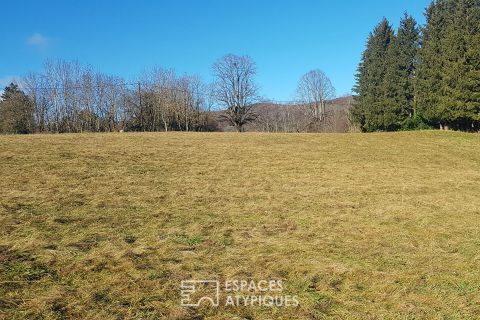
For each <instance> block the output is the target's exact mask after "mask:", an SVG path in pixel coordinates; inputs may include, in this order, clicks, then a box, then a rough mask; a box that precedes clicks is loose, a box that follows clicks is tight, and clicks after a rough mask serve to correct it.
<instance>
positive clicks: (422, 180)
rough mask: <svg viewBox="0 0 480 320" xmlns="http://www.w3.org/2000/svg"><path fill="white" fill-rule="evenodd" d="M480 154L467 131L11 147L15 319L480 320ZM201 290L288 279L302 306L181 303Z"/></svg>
mask: <svg viewBox="0 0 480 320" xmlns="http://www.w3.org/2000/svg"><path fill="white" fill-rule="evenodd" d="M479 148H480V138H479V136H478V135H473V134H461V133H454V132H404V133H378V134H369V135H366V134H348V135H345V134H318V135H317V134H259V133H246V134H225V133H123V134H120V133H117V134H65V135H30V136H1V137H0V163H1V165H0V194H1V195H2V196H1V197H0V234H1V235H2V236H1V237H0V318H2V319H41V318H42V319H67V318H68V319H70V318H72V319H130V318H136V319H159V318H166V319H225V318H235V317H236V318H237V319H266V318H275V319H292V318H296V319H320V318H325V317H329V318H337V319H345V318H350V319H366V318H370V319H393V318H401V319H407V318H408V319H425V318H452V319H454V318H457V319H473V318H476V317H477V316H478V314H479V313H480V304H479V302H480V300H479V296H478V289H479V287H480V276H479V271H478V270H480V256H479V253H478V246H479V239H480V219H479V215H480V209H479V208H480V198H479V196H478V195H479V194H480V172H479V170H478V168H479V165H480V154H479V153H478V150H479ZM192 279H214V280H221V281H225V280H229V279H241V280H245V281H252V280H253V281H257V283H258V282H260V281H262V280H274V281H282V288H283V291H282V293H281V294H282V295H290V296H296V297H297V298H298V302H299V305H298V306H290V307H261V308H260V307H255V306H253V307H251V306H243V307H228V306H227V307H226V306H219V307H212V306H208V305H207V304H202V306H201V307H200V308H194V307H183V306H181V305H180V302H181V296H180V284H181V282H182V281H184V280H192ZM223 289H224V288H222V290H223ZM222 292H223V293H224V291H222Z"/></svg>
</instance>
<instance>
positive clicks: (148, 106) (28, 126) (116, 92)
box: [0, 61, 209, 133]
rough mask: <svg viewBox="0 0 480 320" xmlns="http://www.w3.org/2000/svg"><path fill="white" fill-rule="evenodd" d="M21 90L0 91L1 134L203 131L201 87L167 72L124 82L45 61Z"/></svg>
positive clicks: (15, 87) (194, 78)
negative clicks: (0, 95)
mask: <svg viewBox="0 0 480 320" xmlns="http://www.w3.org/2000/svg"><path fill="white" fill-rule="evenodd" d="M22 89H23V90H21V89H20V88H19V86H18V85H17V84H14V83H12V84H10V85H9V86H8V87H7V88H5V91H4V93H3V95H2V101H1V102H0V131H1V132H4V133H33V132H42V133H43V132H51V133H73V132H112V131H123V130H129V131H169V130H185V131H190V130H196V131H202V130H209V128H208V126H209V119H208V115H207V114H206V112H205V111H206V109H207V108H208V105H207V103H208V102H207V101H205V100H204V97H205V95H204V94H203V93H204V91H205V90H206V87H205V85H204V84H203V83H202V82H201V81H200V79H199V77H197V76H190V75H182V76H179V75H177V74H176V73H175V72H174V71H173V70H167V69H162V68H155V69H153V70H151V71H149V72H144V74H142V75H141V76H140V77H139V80H138V82H137V83H133V84H130V83H126V82H125V80H124V79H122V78H120V77H117V76H111V75H107V74H104V73H101V72H95V71H93V70H92V69H91V68H90V67H85V66H82V65H81V64H80V63H78V62H67V61H47V62H46V63H45V64H44V68H43V71H42V72H38V73H31V74H29V75H27V76H26V77H24V79H23V81H22Z"/></svg>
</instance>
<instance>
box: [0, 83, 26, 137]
mask: <svg viewBox="0 0 480 320" xmlns="http://www.w3.org/2000/svg"><path fill="white" fill-rule="evenodd" d="M1 98H2V99H1V101H0V132H3V133H31V132H33V123H34V121H33V113H34V107H33V103H32V101H31V100H30V99H29V98H28V97H27V96H26V95H25V93H24V92H23V91H22V90H20V89H19V88H18V85H16V84H14V83H11V84H10V85H9V86H7V87H6V88H5V90H4V92H3V94H2V96H1Z"/></svg>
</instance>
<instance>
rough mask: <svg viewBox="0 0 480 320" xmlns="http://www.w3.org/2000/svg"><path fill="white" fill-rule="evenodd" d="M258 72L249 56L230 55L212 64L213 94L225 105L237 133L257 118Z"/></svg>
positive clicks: (228, 118)
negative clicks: (255, 80) (255, 110)
mask: <svg viewBox="0 0 480 320" xmlns="http://www.w3.org/2000/svg"><path fill="white" fill-rule="evenodd" d="M256 71H257V70H256V65H255V62H254V61H253V60H252V59H251V58H250V57H249V56H236V55H233V54H228V55H226V56H224V57H223V58H221V59H219V60H218V61H217V62H215V63H214V64H213V73H214V76H215V81H214V86H213V96H214V98H215V100H216V101H218V102H219V103H220V104H221V105H222V106H223V107H225V108H226V111H225V114H224V115H223V116H224V117H225V118H226V119H227V120H228V121H229V122H230V124H231V125H232V126H234V127H235V129H236V130H237V131H238V132H241V131H242V130H243V126H244V125H245V124H247V123H249V122H250V121H253V120H255V119H256V114H255V113H254V110H253V108H254V103H255V102H256V101H257V100H258V86H257V85H256V84H255V82H254V78H255V75H256Z"/></svg>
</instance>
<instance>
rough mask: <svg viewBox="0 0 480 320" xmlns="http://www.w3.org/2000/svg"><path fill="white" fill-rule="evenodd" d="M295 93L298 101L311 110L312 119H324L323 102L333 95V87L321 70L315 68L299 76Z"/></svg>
mask: <svg viewBox="0 0 480 320" xmlns="http://www.w3.org/2000/svg"><path fill="white" fill-rule="evenodd" d="M297 95H298V99H299V100H300V102H301V103H302V104H303V105H305V106H307V107H309V109H310V110H311V111H312V114H313V117H314V119H319V120H324V119H325V117H326V113H325V102H326V101H327V100H329V99H332V98H334V97H335V88H334V87H333V86H332V83H331V81H330V79H329V78H328V77H327V75H326V74H325V73H324V72H323V71H322V70H319V69H315V70H311V71H309V72H307V73H306V74H304V75H303V76H302V77H301V78H300V81H299V82H298V86H297Z"/></svg>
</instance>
